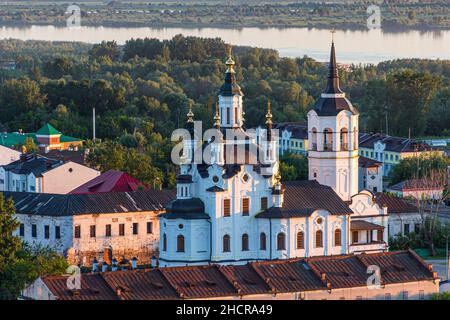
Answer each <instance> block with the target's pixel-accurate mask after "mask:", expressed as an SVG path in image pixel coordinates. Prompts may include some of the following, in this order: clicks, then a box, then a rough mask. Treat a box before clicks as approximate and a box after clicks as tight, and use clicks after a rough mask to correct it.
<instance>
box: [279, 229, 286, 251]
mask: <svg viewBox="0 0 450 320" xmlns="http://www.w3.org/2000/svg"><path fill="white" fill-rule="evenodd" d="M277 250H286V235H285V234H284V233H283V232H280V233H279V234H278V235H277Z"/></svg>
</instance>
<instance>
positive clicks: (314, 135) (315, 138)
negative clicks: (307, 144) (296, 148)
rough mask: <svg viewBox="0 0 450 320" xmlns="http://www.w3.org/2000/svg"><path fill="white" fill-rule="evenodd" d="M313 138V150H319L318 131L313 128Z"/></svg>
mask: <svg viewBox="0 0 450 320" xmlns="http://www.w3.org/2000/svg"><path fill="white" fill-rule="evenodd" d="M311 136H312V137H311V138H312V143H311V150H314V151H315V150H317V129H316V128H312V133H311Z"/></svg>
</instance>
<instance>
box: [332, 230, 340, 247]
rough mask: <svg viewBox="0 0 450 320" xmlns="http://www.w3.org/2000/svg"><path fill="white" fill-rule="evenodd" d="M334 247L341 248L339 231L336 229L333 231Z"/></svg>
mask: <svg viewBox="0 0 450 320" xmlns="http://www.w3.org/2000/svg"><path fill="white" fill-rule="evenodd" d="M334 245H335V246H336V247H340V246H341V229H336V230H335V231H334Z"/></svg>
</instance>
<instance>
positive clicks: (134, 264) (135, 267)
mask: <svg viewBox="0 0 450 320" xmlns="http://www.w3.org/2000/svg"><path fill="white" fill-rule="evenodd" d="M137 261H138V259H137V258H136V257H133V259H131V269H133V270H135V269H137Z"/></svg>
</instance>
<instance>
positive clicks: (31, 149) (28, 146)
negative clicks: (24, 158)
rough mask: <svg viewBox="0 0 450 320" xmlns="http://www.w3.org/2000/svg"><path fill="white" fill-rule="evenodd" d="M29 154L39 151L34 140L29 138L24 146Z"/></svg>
mask: <svg viewBox="0 0 450 320" xmlns="http://www.w3.org/2000/svg"><path fill="white" fill-rule="evenodd" d="M23 146H24V147H25V150H26V152H27V153H33V152H36V151H38V146H37V145H36V143H35V142H34V139H33V138H31V137H27V138H26V139H25V143H24V144H23Z"/></svg>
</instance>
